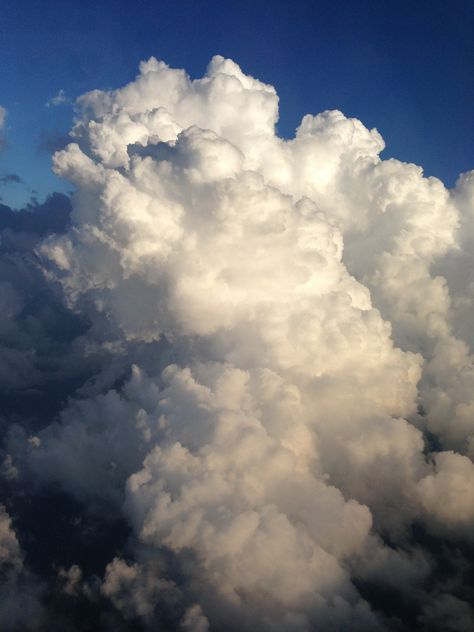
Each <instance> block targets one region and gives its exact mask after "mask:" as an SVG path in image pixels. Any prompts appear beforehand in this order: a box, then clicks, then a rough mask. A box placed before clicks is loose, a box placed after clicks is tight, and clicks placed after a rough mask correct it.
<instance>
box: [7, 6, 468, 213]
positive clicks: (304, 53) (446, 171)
mask: <svg viewBox="0 0 474 632" xmlns="http://www.w3.org/2000/svg"><path fill="white" fill-rule="evenodd" d="M473 33H474V1H473V0H449V1H448V0H399V1H398V2H394V1H390V0H378V1H373V0H372V1H370V0H328V1H313V2H309V1H305V0H299V1H298V0H293V2H290V1H289V0H287V1H285V2H281V1H280V0H266V1H265V2H263V1H260V0H253V1H251V2H250V1H247V0H239V1H237V0H221V1H217V0H174V1H171V0H135V1H133V2H132V1H131V0H109V1H105V0H102V1H101V0H95V1H89V0H82V1H79V0H76V1H65V0H56V1H55V0H36V1H34V0H17V2H16V3H14V2H4V3H2V8H1V11H0V105H3V106H4V107H6V108H7V109H8V111H9V115H8V118H7V128H6V130H5V137H6V144H4V147H3V149H2V150H0V182H1V178H2V175H5V174H12V173H14V174H17V175H19V176H21V178H22V179H23V180H24V184H18V183H14V182H13V183H10V184H3V185H2V184H0V196H1V197H2V198H3V200H4V202H5V203H9V204H13V205H20V204H23V203H24V202H25V201H26V200H28V198H29V197H30V196H31V194H32V193H31V192H32V190H35V191H37V195H38V196H39V198H40V199H41V198H42V197H44V195H46V194H47V193H48V192H50V191H53V190H63V191H65V190H68V185H67V184H64V183H61V182H59V180H57V179H56V178H55V177H54V176H53V175H51V173H50V155H49V153H48V150H47V147H48V146H51V145H54V142H55V139H56V138H58V137H61V135H64V133H65V132H66V131H67V130H68V129H70V127H71V119H72V107H71V106H68V105H61V106H57V107H50V108H47V107H45V103H46V101H47V100H48V99H50V98H52V97H53V96H55V95H56V94H57V93H58V91H59V90H60V89H63V90H64V91H65V92H66V95H67V96H68V97H70V98H75V97H77V96H78V95H79V94H81V93H83V92H85V91H87V90H90V89H93V88H115V87H119V86H121V85H123V84H125V83H126V82H128V81H130V80H131V79H133V77H134V76H135V75H136V72H137V66H138V62H139V61H140V60H141V59H145V58H148V57H149V56H151V55H154V56H155V57H157V58H159V59H163V60H165V61H166V62H167V63H169V64H170V65H172V66H178V67H184V68H186V70H187V71H188V72H189V73H190V74H191V76H192V77H197V76H201V75H202V73H203V72H204V70H205V67H206V65H207V62H208V61H209V59H210V58H211V57H212V55H214V54H216V53H219V54H222V55H224V56H228V57H231V58H233V59H234V60H235V61H237V62H238V63H239V64H240V65H241V66H242V68H243V70H244V71H245V72H247V73H250V74H252V75H254V76H256V77H258V78H259V79H261V80H263V81H266V82H268V83H272V84H273V85H275V87H276V88H277V91H278V94H279V95H280V123H279V130H280V133H282V134H283V135H285V136H291V135H292V133H293V130H294V128H295V126H297V124H298V122H299V120H300V119H301V117H302V115H304V114H305V113H308V112H311V113H317V112H320V111H322V110H325V109H328V108H338V109H340V110H342V111H343V112H344V113H345V114H346V115H349V116H356V117H358V118H360V119H361V120H362V122H363V123H364V124H365V125H367V126H369V127H373V126H375V127H377V128H378V130H379V131H380V132H381V133H382V135H383V137H384V139H385V141H386V144H387V149H386V150H385V152H384V155H385V156H387V157H388V156H394V157H396V158H400V159H402V160H405V161H410V162H415V163H417V164H421V165H423V167H424V168H425V173H426V174H428V175H436V176H438V177H441V178H442V179H443V180H444V181H445V182H446V183H447V184H448V185H449V186H452V185H453V184H454V182H455V180H456V177H457V175H458V174H459V173H460V172H462V171H467V170H468V169H471V168H474V144H473V140H474V134H473V122H474V36H473Z"/></svg>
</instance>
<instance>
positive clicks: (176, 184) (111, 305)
mask: <svg viewBox="0 0 474 632" xmlns="http://www.w3.org/2000/svg"><path fill="white" fill-rule="evenodd" d="M78 106H79V111H80V113H79V115H78V118H77V121H76V124H75V127H74V129H73V131H72V133H71V134H72V139H73V142H72V143H71V144H69V145H68V146H67V147H66V149H64V150H62V151H59V152H57V153H56V154H55V156H54V168H55V171H56V173H57V174H58V175H60V176H62V177H64V178H66V179H67V180H69V181H70V182H71V183H73V184H74V186H75V187H76V192H75V193H74V196H73V210H72V215H71V226H70V228H69V229H67V230H66V231H65V232H62V233H61V234H58V233H59V232H60V231H57V232H56V233H55V234H52V235H50V236H47V237H46V238H44V239H43V240H42V241H41V242H37V243H36V242H35V243H36V245H35V246H34V249H35V250H34V251H35V253H36V255H37V256H38V257H39V259H38V263H37V265H40V266H41V267H42V270H43V273H44V279H45V280H44V283H45V286H46V287H48V288H50V291H51V292H53V294H54V296H55V297H56V298H57V297H59V296H61V297H62V300H63V301H64V304H65V306H66V308H67V310H68V312H67V313H68V317H69V318H72V317H73V316H72V315H74V317H75V318H76V321H75V322H76V323H78V324H76V328H77V329H74V330H70V334H69V338H68V343H67V344H68V345H69V346H68V348H71V345H72V348H73V349H74V350H75V354H74V359H72V358H71V360H70V362H71V369H70V372H71V375H72V376H74V380H72V381H71V386H70V388H69V393H68V394H69V395H70V397H69V399H68V400H67V402H66V401H64V400H63V402H62V403H61V404H60V405H59V406H58V408H60V409H61V410H60V412H59V414H58V415H57V417H56V418H55V419H54V421H53V422H52V423H46V424H45V423H42V424H36V426H35V427H34V428H33V426H32V424H31V423H29V425H28V424H26V423H25V422H22V421H20V422H18V420H17V424H16V426H15V429H14V431H12V430H11V429H10V430H9V432H8V434H7V437H6V439H5V450H6V454H7V456H8V458H9V459H10V461H9V463H10V467H15V468H17V469H16V473H15V476H10V478H11V479H15V481H16V482H15V483H14V485H16V486H17V487H18V489H23V488H24V487H26V486H31V488H32V490H33V491H31V492H30V493H31V494H33V495H37V494H45V493H48V491H47V490H52V489H54V490H58V489H59V490H60V491H61V493H62V494H64V495H65V497H67V498H69V499H71V502H75V503H78V505H77V506H78V507H82V508H83V509H82V510H81V511H82V512H85V515H89V516H94V520H98V521H99V522H101V521H102V522H103V523H104V524H107V522H108V523H110V521H121V522H122V523H124V524H125V525H127V526H128V528H129V529H130V533H129V536H128V538H127V540H125V539H124V541H123V542H122V544H121V545H120V546H118V547H117V549H116V550H110V558H109V559H108V560H107V564H106V565H103V566H102V568H101V569H95V570H94V571H93V572H92V571H91V570H90V569H91V568H92V567H91V565H90V564H89V567H90V568H89V570H88V569H87V568H85V569H83V568H82V567H83V566H87V564H88V562H87V563H84V562H83V560H81V559H80V558H78V559H75V560H69V562H68V564H69V565H71V564H72V563H74V566H70V570H69V571H65V570H63V571H61V572H62V577H63V578H64V577H66V578H67V582H66V585H67V587H69V588H68V590H66V591H65V592H66V594H67V595H68V598H69V599H83V600H86V601H89V602H90V603H91V604H95V605H94V606H93V607H99V606H98V605H97V604H99V605H100V604H102V606H100V607H103V608H105V609H108V610H107V612H109V614H108V617H109V619H107V621H109V624H107V623H106V622H105V623H104V626H105V627H107V625H110V626H112V629H118V628H117V627H115V628H113V626H117V625H124V626H125V629H127V626H128V625H131V623H130V622H133V624H134V625H135V624H138V625H140V626H142V627H144V628H150V629H156V626H158V625H161V626H162V627H163V629H170V630H174V629H182V630H192V631H193V632H201V631H204V630H211V631H212V630H239V631H240V630H249V631H250V630H257V629H258V630H268V631H271V632H280V631H287V632H292V631H293V630H294V631H298V632H299V631H301V632H302V631H307V630H308V631H309V630H316V629H317V630H343V629H351V630H363V631H366V630H383V629H389V630H390V629H394V630H399V629H402V630H403V629H414V626H415V627H418V629H437V628H436V625H437V624H436V623H433V621H435V620H436V616H435V614H434V613H435V612H436V608H438V609H439V608H441V609H442V610H443V614H442V616H441V614H440V618H443V620H444V621H445V622H446V621H447V622H448V623H446V624H445V625H446V626H448V627H444V628H439V629H453V630H457V629H459V630H460V629H464V628H462V627H460V626H461V625H464V624H465V622H466V621H468V622H469V620H471V621H472V610H471V609H470V606H469V601H470V599H471V598H472V594H471V593H470V592H469V590H468V589H467V587H466V584H465V579H464V576H462V573H461V572H459V573H458V574H456V573H452V574H451V576H450V577H449V578H447V577H442V576H441V575H440V570H439V569H440V568H441V566H442V564H443V560H444V557H443V556H446V555H447V553H446V552H447V551H449V550H450V547H452V546H454V544H453V543H456V542H462V547H464V548H463V549H462V550H463V551H468V550H469V547H471V546H472V528H473V526H474V511H473V509H472V506H473V493H474V492H473V489H474V465H473V462H472V460H471V459H472V458H473V457H474V439H473V437H474V419H473V415H472V411H473V410H474V395H473V393H474V388H473V386H474V367H473V358H472V355H471V344H472V331H471V330H470V327H469V315H470V308H471V305H472V301H473V296H472V287H471V285H472V284H471V283H470V279H469V269H470V264H471V255H470V251H471V249H470V244H471V241H472V239H471V236H472V235H473V234H474V229H473V223H472V216H473V211H474V207H473V190H474V189H473V178H472V175H471V174H466V175H464V176H463V177H462V178H460V180H459V182H458V185H457V187H456V189H455V190H453V191H448V190H447V189H446V188H445V187H444V186H443V184H442V183H441V182H440V181H439V180H436V179H434V178H424V177H423V173H422V170H421V169H420V168H419V167H416V166H414V165H409V164H404V163H401V162H399V161H396V160H386V161H382V160H381V159H380V158H379V153H380V151H381V150H382V149H383V147H384V143H383V140H382V138H381V136H380V135H379V133H378V132H377V131H376V130H367V129H366V128H365V127H364V126H363V124H362V123H361V122H360V121H357V120H355V119H348V118H346V117H345V116H344V115H343V114H342V113H341V112H338V111H332V112H324V113H322V114H319V115H318V116H311V115H307V116H305V117H304V118H303V120H302V122H301V124H300V126H299V127H298V129H297V132H296V135H295V138H294V139H291V140H283V139H281V138H279V137H278V136H277V135H276V133H275V125H276V122H277V118H278V97H277V95H276V92H275V90H274V88H273V87H272V86H269V85H266V84H264V83H261V82H260V81H258V80H256V79H254V78H252V77H249V76H246V75H245V74H244V73H243V72H242V71H241V69H240V68H239V67H238V66H237V65H236V64H235V63H234V62H232V61H231V60H226V59H223V58H222V57H219V56H217V57H214V58H213V59H212V61H211V63H210V64H209V67H208V70H207V73H206V75H205V76H204V77H203V78H202V79H197V80H194V81H192V80H191V79H190V78H189V77H188V76H187V75H186V74H185V72H184V71H182V70H174V69H171V68H169V67H168V66H167V65H166V64H164V63H163V62H158V61H156V60H155V59H154V58H152V59H150V60H149V61H148V62H146V63H142V64H141V67H140V74H139V75H138V77H137V78H136V80H135V81H133V82H132V83H130V84H129V85H127V86H125V87H124V88H122V89H119V90H116V91H111V92H101V91H93V92H90V93H88V94H86V95H84V96H82V97H81V98H80V99H79V101H78ZM12 291H13V290H11V292H12ZM11 292H10V293H11ZM6 296H7V299H5V300H6V301H7V304H8V305H7V306H9V309H10V311H12V310H13V311H12V314H13V315H15V314H17V313H19V311H20V310H21V305H22V300H23V299H22V298H21V296H17V295H16V294H15V295H13V294H12V295H11V296H10V294H8V293H7V295H6ZM79 323H81V324H80V325H79ZM80 376H82V384H81V385H80V382H81V379H80ZM79 385H80V388H79V390H75V389H78V387H79ZM33 430H34V432H33ZM10 484H11V485H13V483H10ZM14 493H15V492H13V494H14ZM86 508H87V509H86ZM87 512H89V513H87ZM462 555H464V564H467V565H468V564H469V562H468V558H467V554H465V553H463V554H462ZM466 572H468V571H466ZM469 572H472V569H471V571H469ZM71 578H72V579H71ZM448 579H449V581H448ZM73 580H74V581H73ZM71 587H72V588H71ZM79 595H80V597H79ZM388 595H390V596H391V599H392V602H394V603H395V607H390V605H388V599H387V596H388ZM394 595H395V596H394ZM440 595H441V597H440ZM442 604H444V606H443V605H442ZM456 605H458V606H459V608H460V609H461V611H462V615H460V616H459V617H456V616H455V611H456ZM91 607H92V606H91ZM440 612H441V611H440ZM111 613H113V614H111ZM110 617H111V618H110ZM470 617H471V619H469V618H470ZM104 621H106V620H105V619H104ZM110 622H112V623H110ZM118 622H119V623H118ZM137 622H138V623H137ZM460 622H461V623H460ZM430 626H431V627H430ZM449 626H451V627H449ZM456 626H457V627H456Z"/></svg>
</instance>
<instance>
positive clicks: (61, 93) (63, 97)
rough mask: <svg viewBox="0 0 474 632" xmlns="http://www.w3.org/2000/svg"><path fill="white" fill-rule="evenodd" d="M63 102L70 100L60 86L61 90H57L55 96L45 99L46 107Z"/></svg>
mask: <svg viewBox="0 0 474 632" xmlns="http://www.w3.org/2000/svg"><path fill="white" fill-rule="evenodd" d="M65 103H70V100H69V98H68V97H67V96H66V93H65V91H64V90H63V89H62V88H61V90H59V92H58V93H57V95H56V96H54V97H52V98H51V99H49V100H48V101H46V103H45V105H46V107H47V108H50V107H55V106H57V105H63V104H65Z"/></svg>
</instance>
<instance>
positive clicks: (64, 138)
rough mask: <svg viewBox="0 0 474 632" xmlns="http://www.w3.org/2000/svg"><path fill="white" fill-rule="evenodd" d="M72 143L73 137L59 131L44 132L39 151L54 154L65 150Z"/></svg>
mask: <svg viewBox="0 0 474 632" xmlns="http://www.w3.org/2000/svg"><path fill="white" fill-rule="evenodd" d="M70 142H71V137H70V136H69V134H65V133H62V132H57V131H56V132H55V131H50V132H43V134H42V135H41V138H40V141H39V144H38V149H39V151H46V152H47V153H49V154H54V152H56V151H60V150H61V149H64V148H65V147H66V146H67V145H68V144H69V143H70Z"/></svg>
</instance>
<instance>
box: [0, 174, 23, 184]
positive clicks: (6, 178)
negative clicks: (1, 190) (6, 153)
mask: <svg viewBox="0 0 474 632" xmlns="http://www.w3.org/2000/svg"><path fill="white" fill-rule="evenodd" d="M1 184H3V185H5V184H23V180H22V179H21V178H20V176H19V175H17V174H16V173H5V174H4V175H1V176H0V185H1Z"/></svg>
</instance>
